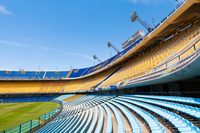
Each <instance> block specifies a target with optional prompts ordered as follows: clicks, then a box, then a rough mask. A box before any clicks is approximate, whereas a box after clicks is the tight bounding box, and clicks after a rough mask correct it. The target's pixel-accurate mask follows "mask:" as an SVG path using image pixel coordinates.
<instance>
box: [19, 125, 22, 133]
mask: <svg viewBox="0 0 200 133" xmlns="http://www.w3.org/2000/svg"><path fill="white" fill-rule="evenodd" d="M21 132H22V124H20V125H19V133H21Z"/></svg>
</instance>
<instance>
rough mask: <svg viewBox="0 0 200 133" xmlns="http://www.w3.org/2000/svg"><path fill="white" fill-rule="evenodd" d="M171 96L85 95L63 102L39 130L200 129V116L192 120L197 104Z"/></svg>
mask: <svg viewBox="0 0 200 133" xmlns="http://www.w3.org/2000/svg"><path fill="white" fill-rule="evenodd" d="M159 97H162V98H163V99H162V100H161V99H160V98H159ZM168 97H169V96H148V95H120V96H116V95H104V96H102V95H84V96H82V97H80V98H79V99H76V100H74V101H71V102H65V101H62V103H63V111H62V112H61V113H60V114H59V115H58V116H57V117H56V118H55V119H54V120H52V121H51V122H49V123H48V124H47V125H45V126H44V127H42V128H41V129H39V130H37V131H36V132H37V133H46V132H60V133H66V132H80V133H85V132H88V133H91V132H96V133H101V132H106V133H112V132H114V133H115V132H118V133H125V132H135V133H142V132H153V133H165V132H169V131H171V132H183V133H186V132H193V133H198V132H200V125H198V124H197V123H198V121H199V119H200V118H199V117H196V119H191V118H194V117H195V114H194V115H192V113H195V112H193V111H194V110H196V111H199V110H200V108H198V106H196V107H195V106H194V105H197V104H192V105H190V103H188V102H187V101H186V100H185V101H184V100H183V102H182V103H180V99H184V97H178V99H177V100H176V99H173V100H170V99H168ZM186 99H189V98H186ZM178 106H181V107H184V108H185V107H187V108H190V110H191V112H192V113H188V112H189V110H184V109H183V110H180V109H179V108H178ZM179 112H182V114H180V113H179ZM197 113H198V112H196V114H197ZM186 115H187V116H188V117H185V116H186ZM190 116H191V118H190ZM187 118H188V119H187Z"/></svg>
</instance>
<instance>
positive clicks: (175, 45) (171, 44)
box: [101, 21, 200, 87]
mask: <svg viewBox="0 0 200 133" xmlns="http://www.w3.org/2000/svg"><path fill="white" fill-rule="evenodd" d="M198 22H199V21H198ZM188 28H189V27H188ZM188 28H187V29H185V28H184V30H182V31H181V32H180V33H176V36H174V39H172V38H171V39H170V40H168V41H166V42H164V43H161V44H158V46H157V47H155V48H151V49H149V50H147V51H146V52H145V53H143V54H139V55H138V56H137V57H136V58H135V59H133V60H132V61H129V62H128V63H126V64H124V67H122V68H121V69H120V70H119V71H118V72H117V73H115V74H114V75H113V76H112V77H110V78H109V79H108V80H106V81H105V82H104V83H103V84H102V85H101V87H103V86H108V85H111V84H116V83H118V82H119V81H123V80H126V79H130V78H135V77H138V76H141V75H144V74H147V73H148V72H149V71H151V70H153V68H155V67H156V66H157V65H159V64H160V63H162V62H164V61H165V60H166V59H167V58H168V57H170V56H174V54H176V53H178V52H180V51H181V50H182V49H184V48H186V47H188V44H189V42H190V41H192V40H195V38H199V35H200V25H199V23H198V24H197V25H195V26H190V28H191V29H188ZM191 31H193V32H191ZM183 32H184V33H183ZM177 38H178V39H177ZM174 40H175V41H174ZM193 52H194V50H190V51H188V52H187V53H185V54H184V55H182V56H181V58H182V59H184V58H186V57H187V56H188V55H190V54H192V53H193ZM163 60H164V61H163Z"/></svg>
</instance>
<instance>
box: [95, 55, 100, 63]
mask: <svg viewBox="0 0 200 133" xmlns="http://www.w3.org/2000/svg"><path fill="white" fill-rule="evenodd" d="M93 59H94V60H97V61H98V62H100V63H101V62H102V61H101V60H100V59H99V58H98V57H97V56H96V55H93Z"/></svg>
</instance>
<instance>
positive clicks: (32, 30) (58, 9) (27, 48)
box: [0, 0, 175, 70]
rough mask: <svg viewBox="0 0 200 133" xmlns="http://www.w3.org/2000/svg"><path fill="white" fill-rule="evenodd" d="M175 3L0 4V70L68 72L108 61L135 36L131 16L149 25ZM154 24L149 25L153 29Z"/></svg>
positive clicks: (65, 0)
mask: <svg viewBox="0 0 200 133" xmlns="http://www.w3.org/2000/svg"><path fill="white" fill-rule="evenodd" d="M174 7H175V0H0V69H1V70H2V69H3V70H7V69H8V70H18V69H22V68H23V69H26V70H37V69H39V68H40V69H41V70H69V69H70V68H71V67H74V68H82V67H87V66H91V65H94V64H95V63H97V62H96V61H94V60H93V59H92V55H93V54H96V55H97V56H98V57H99V58H100V59H101V60H106V59H108V58H110V57H111V56H112V55H114V54H115V52H114V51H113V50H112V49H108V48H107V47H106V43H107V41H111V42H112V43H113V44H114V45H115V46H116V47H118V49H121V43H123V42H124V41H125V40H126V39H128V38H129V37H130V36H131V35H132V34H133V33H134V32H136V31H137V30H139V29H143V27H141V26H140V25H139V24H138V23H131V22H130V15H131V13H132V11H134V10H136V11H137V12H138V14H139V15H140V16H141V17H142V18H143V19H144V20H145V21H147V22H149V23H150V24H151V25H154V24H157V23H158V22H159V21H160V20H161V19H163V18H164V17H165V16H166V15H167V14H168V13H169V12H170V11H171V10H172V9H173V8H174ZM153 18H154V24H153Z"/></svg>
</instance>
